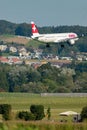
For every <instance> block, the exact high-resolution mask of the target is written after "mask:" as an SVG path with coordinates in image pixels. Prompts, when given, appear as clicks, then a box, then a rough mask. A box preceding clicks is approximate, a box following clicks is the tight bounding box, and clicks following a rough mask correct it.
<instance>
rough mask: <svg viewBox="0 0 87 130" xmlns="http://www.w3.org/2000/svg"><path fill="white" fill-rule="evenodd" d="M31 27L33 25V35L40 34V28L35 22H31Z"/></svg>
mask: <svg viewBox="0 0 87 130" xmlns="http://www.w3.org/2000/svg"><path fill="white" fill-rule="evenodd" d="M31 27H32V34H33V35H37V34H39V33H38V29H37V28H36V25H35V23H34V22H31Z"/></svg>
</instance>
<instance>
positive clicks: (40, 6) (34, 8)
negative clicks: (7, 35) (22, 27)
mask: <svg viewBox="0 0 87 130" xmlns="http://www.w3.org/2000/svg"><path fill="white" fill-rule="evenodd" d="M0 20H7V21H9V22H13V23H24V22H25V23H30V22H31V21H34V22H35V23H36V24H37V26H60V25H81V26H87V0H0Z"/></svg>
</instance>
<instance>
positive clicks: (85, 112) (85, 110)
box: [81, 106, 87, 121]
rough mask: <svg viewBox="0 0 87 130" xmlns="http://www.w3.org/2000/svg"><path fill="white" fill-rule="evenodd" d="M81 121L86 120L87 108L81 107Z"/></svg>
mask: <svg viewBox="0 0 87 130" xmlns="http://www.w3.org/2000/svg"><path fill="white" fill-rule="evenodd" d="M81 119H82V121H83V120H85V119H87V106H85V107H83V109H82V111H81Z"/></svg>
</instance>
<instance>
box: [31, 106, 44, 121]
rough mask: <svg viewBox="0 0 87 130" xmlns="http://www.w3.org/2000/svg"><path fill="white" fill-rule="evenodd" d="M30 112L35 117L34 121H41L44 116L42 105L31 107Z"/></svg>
mask: <svg viewBox="0 0 87 130" xmlns="http://www.w3.org/2000/svg"><path fill="white" fill-rule="evenodd" d="M30 111H31V113H33V114H34V115H35V120H41V119H43V117H44V116H45V114H44V106H43V105H31V107H30Z"/></svg>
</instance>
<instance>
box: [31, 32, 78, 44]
mask: <svg viewBox="0 0 87 130" xmlns="http://www.w3.org/2000/svg"><path fill="white" fill-rule="evenodd" d="M32 38H34V39H35V38H37V39H38V40H39V41H42V42H46V43H49V42H55V43H58V42H69V43H70V44H74V43H75V41H76V40H78V36H77V34H75V33H54V34H39V35H37V36H32Z"/></svg>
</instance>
